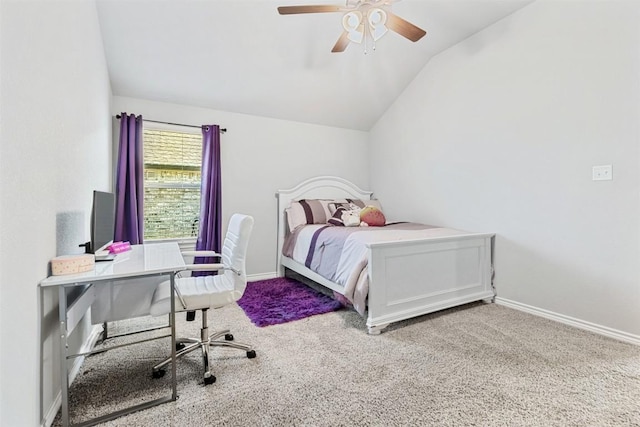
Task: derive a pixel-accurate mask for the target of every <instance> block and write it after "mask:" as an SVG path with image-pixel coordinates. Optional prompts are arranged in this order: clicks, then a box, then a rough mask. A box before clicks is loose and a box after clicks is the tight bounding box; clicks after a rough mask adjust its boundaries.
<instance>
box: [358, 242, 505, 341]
mask: <svg viewBox="0 0 640 427" xmlns="http://www.w3.org/2000/svg"><path fill="white" fill-rule="evenodd" d="M492 238H493V234H469V235H464V236H455V237H442V238H433V239H428V240H416V241H401V242H384V243H374V244H371V245H370V248H371V252H370V255H369V300H368V318H367V327H368V328H369V333H372V334H377V333H380V331H381V330H382V329H384V328H385V327H386V326H387V325H389V324H390V323H392V322H397V321H399V320H404V319H409V318H412V317H416V316H420V315H423V314H427V313H431V312H434V311H438V310H442V309H445V308H449V307H453V306H457V305H460V304H466V303H469V302H472V301H478V300H487V299H492V298H493V297H494V296H495V295H494V290H493V286H492V284H491V275H492V260H491V246H492Z"/></svg>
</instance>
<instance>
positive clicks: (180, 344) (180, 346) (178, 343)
mask: <svg viewBox="0 0 640 427" xmlns="http://www.w3.org/2000/svg"><path fill="white" fill-rule="evenodd" d="M185 347H186V345H185V344H184V343H183V342H177V343H176V351H180V350H182V349H183V348H185Z"/></svg>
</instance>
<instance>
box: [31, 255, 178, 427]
mask: <svg viewBox="0 0 640 427" xmlns="http://www.w3.org/2000/svg"><path fill="white" fill-rule="evenodd" d="M184 268H185V264H184V260H183V258H182V254H181V253H180V248H179V247H178V244H177V243H173V242H172V243H152V244H144V245H134V246H132V250H131V251H129V252H124V253H121V254H119V255H118V256H117V257H116V259H115V260H113V261H105V262H96V265H95V268H94V269H93V270H92V271H88V272H85V273H80V274H73V275H66V276H50V277H48V278H46V279H44V280H43V281H42V282H40V286H41V287H43V288H44V287H51V286H57V287H58V297H59V304H60V307H59V319H60V340H61V342H60V344H61V345H60V353H61V354H60V356H61V357H60V368H61V369H60V372H61V374H60V375H61V383H62V424H63V426H65V427H67V426H69V373H68V369H67V360H68V359H71V358H74V357H78V356H84V355H87V354H91V353H93V351H90V352H86V353H82V354H73V355H69V354H68V348H67V336H68V334H69V333H70V328H69V327H68V326H69V325H68V323H69V322H68V310H67V309H68V307H67V292H66V291H67V289H68V288H72V287H74V286H84V285H90V284H97V283H101V282H110V281H114V280H126V279H133V278H139V277H150V276H163V275H164V276H168V277H169V279H170V281H171V293H172V295H175V274H176V273H177V272H178V271H180V270H184ZM169 318H170V320H169V323H170V327H171V358H172V363H171V372H172V382H171V388H172V394H171V396H167V397H163V398H160V399H156V400H153V401H150V402H145V403H142V404H139V405H135V406H132V407H129V408H125V409H122V410H119V411H116V412H113V413H111V414H107V415H103V416H101V417H98V418H94V419H91V420H88V421H84V422H82V423H80V424H78V426H90V425H94V424H98V423H102V422H105V421H108V420H112V419H114V418H117V417H120V416H122V415H125V414H129V413H131V412H135V411H139V410H141V409H146V408H150V407H152V406H156V405H159V404H161V403H165V402H170V401H174V400H176V398H177V396H178V395H177V387H176V363H175V362H176V342H175V340H176V331H175V302H174V298H171V313H170V315H169ZM73 327H75V324H73V325H71V329H73ZM144 341H148V339H147V340H141V341H138V342H144ZM116 347H117V346H114V347H112V348H116ZM107 350H108V349H107ZM98 351H100V352H102V351H105V349H100V350H98Z"/></svg>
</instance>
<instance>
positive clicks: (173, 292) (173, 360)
mask: <svg viewBox="0 0 640 427" xmlns="http://www.w3.org/2000/svg"><path fill="white" fill-rule="evenodd" d="M170 282H171V313H170V314H169V321H170V323H171V387H172V393H173V394H172V400H176V399H177V398H178V385H177V384H178V382H177V379H176V300H175V298H176V297H175V296H176V274H175V273H171V276H170Z"/></svg>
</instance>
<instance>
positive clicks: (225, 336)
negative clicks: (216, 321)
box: [224, 334, 233, 341]
mask: <svg viewBox="0 0 640 427" xmlns="http://www.w3.org/2000/svg"><path fill="white" fill-rule="evenodd" d="M224 339H225V340H227V341H233V334H224Z"/></svg>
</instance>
